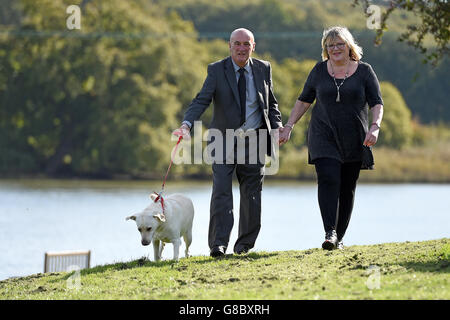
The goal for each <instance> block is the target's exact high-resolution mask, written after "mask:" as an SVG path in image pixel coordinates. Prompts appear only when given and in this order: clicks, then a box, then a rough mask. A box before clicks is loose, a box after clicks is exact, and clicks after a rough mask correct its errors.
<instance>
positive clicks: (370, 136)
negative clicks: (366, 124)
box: [363, 123, 380, 147]
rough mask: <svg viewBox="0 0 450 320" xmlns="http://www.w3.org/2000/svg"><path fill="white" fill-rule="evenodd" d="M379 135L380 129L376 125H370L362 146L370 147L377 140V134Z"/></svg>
mask: <svg viewBox="0 0 450 320" xmlns="http://www.w3.org/2000/svg"><path fill="white" fill-rule="evenodd" d="M379 133H380V127H379V126H378V124H376V123H372V125H371V126H370V128H369V132H367V134H366V138H365V139H364V142H363V145H365V146H368V147H371V146H373V145H374V144H375V143H377V140H378V134H379Z"/></svg>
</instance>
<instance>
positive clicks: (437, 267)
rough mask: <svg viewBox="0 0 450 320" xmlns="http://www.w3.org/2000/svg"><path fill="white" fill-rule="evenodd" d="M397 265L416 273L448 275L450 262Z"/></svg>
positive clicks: (439, 261)
mask: <svg viewBox="0 0 450 320" xmlns="http://www.w3.org/2000/svg"><path fill="white" fill-rule="evenodd" d="M399 265H400V266H402V267H405V268H406V269H408V270H414V271H417V272H433V273H450V260H438V261H427V262H404V263H400V264H399Z"/></svg>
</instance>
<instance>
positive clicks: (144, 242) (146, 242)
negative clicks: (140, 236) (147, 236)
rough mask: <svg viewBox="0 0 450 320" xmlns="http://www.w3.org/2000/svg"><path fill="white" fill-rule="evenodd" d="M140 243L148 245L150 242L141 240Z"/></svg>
mask: <svg viewBox="0 0 450 320" xmlns="http://www.w3.org/2000/svg"><path fill="white" fill-rule="evenodd" d="M141 243H142V245H143V246H148V245H149V244H150V241H146V240H142V241H141Z"/></svg>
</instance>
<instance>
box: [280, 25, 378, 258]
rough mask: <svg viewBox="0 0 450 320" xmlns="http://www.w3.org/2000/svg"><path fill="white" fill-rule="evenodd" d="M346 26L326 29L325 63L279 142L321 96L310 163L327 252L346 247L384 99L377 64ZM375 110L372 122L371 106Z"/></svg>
mask: <svg viewBox="0 0 450 320" xmlns="http://www.w3.org/2000/svg"><path fill="white" fill-rule="evenodd" d="M361 56H362V49H361V47H359V46H358V45H357V44H356V43H355V40H354V39H353V36H352V35H351V33H350V32H349V31H348V29H347V28H345V27H332V28H330V29H327V30H325V31H324V33H323V38H322V59H323V61H322V62H318V63H317V64H316V65H315V66H314V68H313V69H312V70H311V72H310V74H309V76H308V79H307V80H306V83H305V86H304V88H303V91H302V93H301V94H300V96H299V98H298V100H297V102H296V103H295V105H294V108H293V109H292V111H291V115H290V117H289V120H288V121H287V123H286V125H285V126H284V128H282V129H280V144H283V143H285V142H287V141H288V140H289V138H290V134H291V131H292V129H293V128H294V125H295V123H296V122H297V121H298V120H299V119H300V118H301V117H302V116H303V114H305V112H306V111H307V110H308V108H309V107H310V105H311V104H312V103H313V102H314V100H316V104H315V107H314V108H313V109H312V115H311V121H310V123H309V128H308V139H307V140H308V158H309V159H308V162H309V163H310V164H314V165H315V168H316V172H317V182H318V198H319V206H320V211H321V215H322V220H323V225H324V229H325V241H324V242H323V244H322V248H323V249H326V250H332V249H336V248H339V249H343V242H342V239H343V237H344V234H345V231H346V230H347V227H348V223H349V221H350V216H351V213H352V210H353V203H354V197H355V189H356V182H357V180H358V177H359V172H360V169H373V157H372V151H371V146H373V145H374V144H375V143H376V142H377V139H378V134H379V131H380V126H381V119H382V117H383V100H382V98H381V93H380V86H379V83H378V79H377V76H376V75H375V72H374V71H373V69H372V67H371V66H370V65H369V64H368V63H365V62H362V61H361ZM369 108H370V110H371V111H372V119H373V120H372V121H371V123H370V124H369V116H368V110H369Z"/></svg>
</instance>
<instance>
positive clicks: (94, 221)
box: [0, 180, 450, 280]
mask: <svg viewBox="0 0 450 320" xmlns="http://www.w3.org/2000/svg"><path fill="white" fill-rule="evenodd" d="M160 188H161V184H160V182H159V181H157V182H148V181H85V180H2V181H0V253H1V254H0V280H1V279H5V278H8V277H12V276H24V275H29V274H33V273H38V272H42V270H43V260H44V253H45V252H46V251H60V250H61V251H62V250H76V249H90V250H91V251H92V259H91V266H95V265H102V264H109V263H114V262H122V261H129V260H133V259H138V258H140V257H142V256H148V257H149V258H150V259H153V248H152V246H148V247H143V246H142V245H141V244H140V235H139V233H138V231H137V229H136V224H135V223H134V222H132V221H131V222H130V221H125V217H126V216H128V215H130V214H132V213H135V212H138V211H141V210H142V209H143V208H145V207H146V206H147V205H148V204H149V203H150V199H149V194H150V193H151V192H153V191H158V192H159V191H160ZM166 192H167V193H175V192H181V193H183V194H185V195H186V196H188V197H190V198H191V199H192V201H193V203H194V207H195V217H194V226H193V242H192V245H191V248H190V252H191V254H192V255H208V253H209V248H208V244H207V235H208V223H209V204H210V196H211V185H210V183H209V182H196V181H189V182H184V183H180V182H171V181H169V182H168V183H167V184H166ZM233 193H234V199H235V200H234V212H235V214H234V217H235V227H234V228H233V232H232V234H231V239H230V244H229V249H228V253H231V252H232V247H233V245H234V242H235V240H236V238H237V225H238V219H239V218H238V212H239V190H238V186H237V185H235V186H234V188H233ZM316 193H317V189H316V185H315V184H314V183H299V182H277V181H266V183H265V185H264V188H263V200H262V227H261V232H260V235H259V237H258V240H257V242H256V247H255V248H254V250H255V251H279V250H302V249H308V248H317V247H320V245H321V243H322V240H323V236H324V234H323V228H322V221H321V218H320V212H319V208H318V205H317V195H316ZM449 194H450V185H424V184H360V185H359V186H358V188H357V195H356V201H355V209H354V212H353V217H352V221H351V222H350V226H349V229H348V231H347V235H346V237H345V239H344V243H345V244H346V245H356V244H375V243H384V242H400V241H420V240H430V239H438V238H444V237H448V236H449V230H450V229H449V226H450V217H449V215H448V208H449V207H450V198H449V196H448V195H449ZM183 247H184V244H183V246H182V248H181V250H180V255H181V257H183V254H184V249H183ZM171 257H172V245H171V244H169V245H167V246H166V247H165V251H164V253H163V258H166V259H168V258H171Z"/></svg>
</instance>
